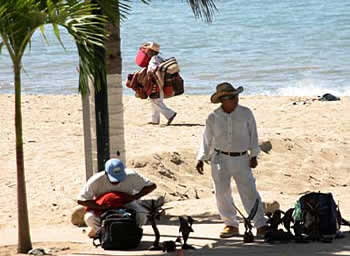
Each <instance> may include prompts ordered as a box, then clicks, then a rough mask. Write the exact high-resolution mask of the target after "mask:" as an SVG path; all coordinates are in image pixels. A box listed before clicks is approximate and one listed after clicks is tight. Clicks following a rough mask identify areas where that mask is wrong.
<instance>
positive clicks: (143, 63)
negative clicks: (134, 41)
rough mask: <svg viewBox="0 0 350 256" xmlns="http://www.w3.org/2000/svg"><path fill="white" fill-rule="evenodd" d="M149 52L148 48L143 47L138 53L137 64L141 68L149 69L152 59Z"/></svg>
mask: <svg viewBox="0 0 350 256" xmlns="http://www.w3.org/2000/svg"><path fill="white" fill-rule="evenodd" d="M147 51H148V49H147V48H143V47H141V48H140V49H139V51H138V52H137V55H136V58H135V62H136V64H137V65H138V66H140V67H141V68H144V67H147V66H148V63H149V61H150V60H151V57H150V56H148V55H147Z"/></svg>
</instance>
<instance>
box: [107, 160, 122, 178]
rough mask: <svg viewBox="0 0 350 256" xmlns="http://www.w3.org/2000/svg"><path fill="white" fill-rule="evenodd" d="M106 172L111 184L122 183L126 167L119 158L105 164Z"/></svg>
mask: <svg viewBox="0 0 350 256" xmlns="http://www.w3.org/2000/svg"><path fill="white" fill-rule="evenodd" d="M105 172H106V173H107V176H108V179H109V181H110V182H121V181H123V180H124V179H125V177H126V173H125V166H124V164H123V162H122V161H120V160H119V159H117V158H114V159H109V160H108V161H107V162H106V163H105Z"/></svg>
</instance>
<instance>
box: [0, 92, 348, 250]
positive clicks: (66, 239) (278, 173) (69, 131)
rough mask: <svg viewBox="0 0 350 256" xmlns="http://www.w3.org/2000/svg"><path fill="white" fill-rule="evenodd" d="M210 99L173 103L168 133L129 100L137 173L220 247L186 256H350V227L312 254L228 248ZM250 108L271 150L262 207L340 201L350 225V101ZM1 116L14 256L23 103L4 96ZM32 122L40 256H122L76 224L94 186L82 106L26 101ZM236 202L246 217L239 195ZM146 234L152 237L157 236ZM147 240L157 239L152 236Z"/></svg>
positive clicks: (28, 127) (141, 103) (30, 179)
mask: <svg viewBox="0 0 350 256" xmlns="http://www.w3.org/2000/svg"><path fill="white" fill-rule="evenodd" d="M209 98H210V97H209V95H203V96H193V95H191V96H189V95H181V96H177V97H174V98H171V99H167V100H166V104H167V105H168V106H169V107H171V108H172V109H174V110H175V111H176V112H177V113H178V114H177V116H176V118H175V119H174V121H173V123H172V125H171V126H165V125H164V124H165V123H166V120H165V119H161V124H162V125H160V126H159V127H158V126H152V125H147V124H146V123H147V122H148V121H150V119H151V106H150V104H149V102H148V101H147V100H140V99H136V98H135V97H133V96H124V111H125V112H124V113H125V115H124V120H125V142H126V154H127V167H129V168H135V170H137V171H138V172H140V173H142V174H144V175H145V176H147V177H149V178H150V179H151V180H153V181H154V182H155V183H157V185H158V189H157V190H156V191H154V192H153V193H152V194H153V195H164V194H166V200H167V201H168V203H167V204H168V206H172V207H173V208H171V209H169V210H168V211H167V216H179V215H191V216H193V217H194V218H195V219H196V220H197V221H198V225H200V224H201V228H200V230H201V231H200V233H199V234H196V232H195V233H194V235H193V236H194V237H195V236H200V237H202V238H203V237H204V238H205V237H206V230H208V236H207V237H206V238H208V239H207V240H210V239H212V240H211V241H214V240H215V241H216V242H215V243H214V242H206V241H207V240H206V239H204V238H203V239H201V242H200V243H198V244H197V245H198V248H205V249H201V250H196V252H191V254H186V255H218V254H221V255H223V254H224V255H225V253H227V255H228V254H230V255H231V254H234V253H239V254H245V255H257V253H259V255H281V254H278V252H280V253H285V254H284V255H297V254H298V255H315V254H317V253H316V252H319V251H320V250H322V251H327V248H329V250H330V251H329V253H327V252H326V255H335V254H337V255H350V234H349V232H348V231H349V228H345V229H344V231H346V233H347V234H348V235H347V237H346V238H345V239H343V240H339V241H336V242H335V243H334V244H332V245H325V244H322V245H320V244H319V243H313V244H312V246H309V247H308V248H307V249H306V247H305V246H304V245H300V246H299V245H295V244H293V243H292V244H290V245H281V246H282V247H281V248H283V250H280V249H278V248H277V249H276V254H274V253H273V251H271V250H272V249H271V248H270V247H267V246H266V245H265V244H262V243H257V244H254V246H245V245H244V244H242V243H241V241H238V240H235V239H231V240H230V239H229V240H228V241H231V243H229V242H227V241H226V242H225V241H219V231H220V230H221V229H222V227H223V224H221V222H220V220H219V217H218V215H217V210H216V206H215V201H214V198H213V194H212V191H213V189H212V183H211V177H210V168H209V166H208V165H206V166H205V175H203V176H201V175H199V174H198V173H197V171H196V170H195V164H196V160H195V157H196V152H197V149H198V146H199V141H200V137H201V134H202V131H203V129H204V123H205V119H206V117H207V115H208V114H209V112H210V111H212V110H213V109H215V108H216V107H218V105H214V104H211V103H210V99H209ZM240 104H242V105H244V106H247V107H249V108H251V109H252V110H253V112H254V114H255V118H256V122H257V127H258V133H259V144H260V145H261V148H262V149H263V151H262V152H261V154H260V156H259V166H258V167H257V169H255V170H254V175H255V177H256V183H257V187H258V190H259V191H260V193H261V196H262V199H263V200H264V201H272V200H277V201H278V202H279V203H280V205H281V208H282V209H283V210H287V209H288V208H290V207H293V206H294V203H295V201H296V200H297V199H298V198H299V197H300V195H301V194H302V193H304V192H307V191H310V192H311V191H321V192H332V193H333V196H334V198H335V200H336V202H337V203H338V204H339V205H340V209H341V211H342V214H343V216H344V217H345V218H346V219H350V196H349V189H350V158H349V155H350V114H349V109H350V97H341V100H340V101H334V102H322V101H318V100H317V97H277V96H275V97H272V96H244V94H243V95H242V96H241V97H240ZM0 108H1V110H2V111H1V112H2V114H1V115H0V123H1V129H0V145H1V151H0V163H1V164H0V190H1V191H2V195H1V197H0V205H1V211H0V237H1V239H0V255H14V254H15V244H16V242H17V230H16V226H17V206H16V158H15V132H14V96H13V95H4V94H0ZM22 114H23V137H24V159H25V172H26V184H27V199H28V208H29V215H30V216H29V218H30V227H31V230H32V231H31V233H32V240H33V247H45V246H51V247H55V248H58V249H57V251H56V252H55V253H56V254H57V255H58V254H74V253H76V254H77V253H78V252H81V251H84V252H86V251H92V252H95V253H96V255H97V254H98V253H100V254H99V255H119V254H106V252H103V251H102V250H101V249H98V250H97V249H94V247H93V245H92V244H91V241H89V240H88V239H87V238H86V234H84V233H83V230H82V229H81V228H77V227H75V226H73V225H72V224H71V223H70V217H71V213H72V209H73V208H74V207H75V206H76V201H75V200H76V196H77V194H78V192H79V190H80V189H81V187H82V186H83V184H84V182H85V180H86V177H85V163H84V141H83V126H82V124H83V121H82V106H81V97H80V96H79V95H74V96H62V95H60V96H54V95H35V96H34V95H33V96H30V95H25V96H22ZM162 118H163V117H162ZM233 193H234V199H235V200H236V204H237V206H238V207H240V208H241V209H242V204H241V201H240V199H239V197H238V194H237V191H236V189H235V186H233ZM169 221H170V222H171V218H170V217H169V218H167V221H164V222H162V221H161V224H162V225H161V233H162V230H163V232H165V231H166V232H168V231H167V230H168V229H169V228H170V229H171V230H170V231H169V232H170V233H171V232H173V233H174V232H175V233H176V229H175V227H174V224H172V225H167V224H169V223H170V222H169ZM209 224H213V225H214V224H215V225H214V226H213V225H209ZM213 227H214V228H213ZM145 230H146V231H147V232H148V233H149V234H152V232H151V230H150V228H149V227H146V228H145ZM241 231H242V232H243V231H244V228H243V226H242V229H241ZM166 232H165V233H166ZM146 238H147V239H148V240H149V241H152V240H153V237H152V236H150V235H149V236H147V237H146ZM209 238H210V239H209ZM165 239H166V240H169V237H168V238H165ZM236 239H237V238H236ZM240 240H241V239H240ZM218 241H219V242H218ZM209 244H211V245H210V246H209ZM327 246H328V247H327ZM67 247H68V249H67ZM209 247H210V248H209ZM64 248H66V249H64ZM230 248H231V249H232V250H231V251H230ZM298 248H299V249H298ZM331 248H333V249H331ZM299 250H300V251H299ZM310 250H311V251H310ZM312 250H313V251H312ZM310 252H311V254H310ZM313 252H315V254H313ZM136 254H137V253H135V254H132V253H131V254H130V255H136ZM153 254H154V252H153ZM90 255H95V254H90ZM137 255H139V254H137ZM141 255H144V254H141Z"/></svg>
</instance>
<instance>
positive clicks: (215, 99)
mask: <svg viewBox="0 0 350 256" xmlns="http://www.w3.org/2000/svg"><path fill="white" fill-rule="evenodd" d="M241 92H243V87H242V86H240V87H238V88H237V89H236V88H234V87H233V86H232V84H230V83H227V82H224V83H220V84H218V85H217V86H216V92H215V93H214V94H213V95H211V97H210V101H211V103H220V102H221V100H220V98H221V97H223V96H235V95H238V94H240V93H241Z"/></svg>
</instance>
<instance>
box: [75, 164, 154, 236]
mask: <svg viewBox="0 0 350 256" xmlns="http://www.w3.org/2000/svg"><path fill="white" fill-rule="evenodd" d="M156 187H157V186H156V184H155V183H153V182H151V181H150V180H148V179H147V178H145V177H143V176H142V175H140V174H138V173H137V172H135V171H134V170H130V169H127V168H125V166H124V164H123V162H122V161H120V160H119V159H110V160H108V161H107V162H106V164H105V170H104V171H103V172H98V173H96V174H94V175H93V176H91V177H90V178H89V179H88V181H87V182H86V184H85V186H84V187H83V189H82V190H81V191H80V194H79V196H78V204H80V205H82V206H85V207H87V211H86V213H85V215H84V221H85V223H86V225H87V226H88V227H89V228H90V231H89V233H88V236H89V237H90V238H94V237H95V236H96V232H97V230H98V229H99V228H100V227H101V219H100V217H99V215H100V213H102V212H104V211H106V210H110V209H113V208H114V207H115V205H113V204H101V203H99V202H98V201H97V199H99V198H100V197H101V196H103V195H106V194H108V193H110V192H121V193H120V194H121V195H122V201H123V207H125V208H128V209H133V210H135V211H136V221H137V223H138V225H139V226H140V227H141V226H142V225H144V224H145V223H146V222H147V210H146V209H145V208H144V207H142V206H141V205H140V204H139V202H138V199H140V198H141V197H143V196H145V195H147V194H149V193H151V192H152V191H153V190H155V189H156Z"/></svg>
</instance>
